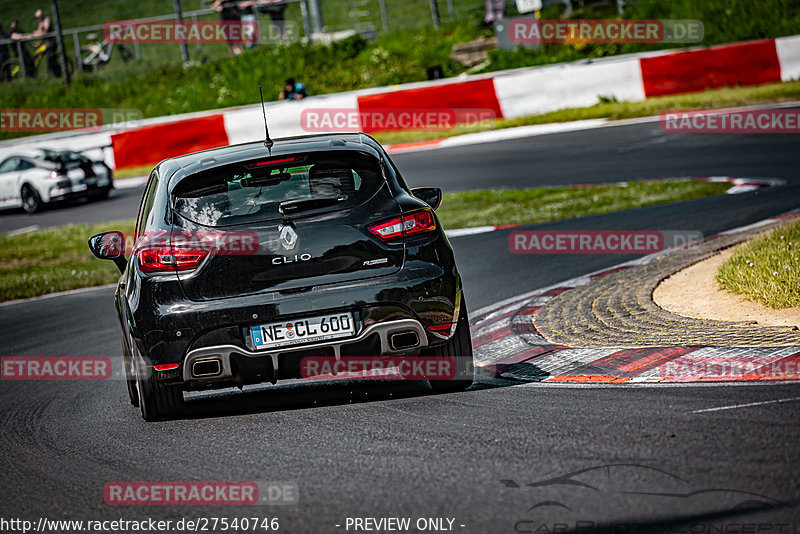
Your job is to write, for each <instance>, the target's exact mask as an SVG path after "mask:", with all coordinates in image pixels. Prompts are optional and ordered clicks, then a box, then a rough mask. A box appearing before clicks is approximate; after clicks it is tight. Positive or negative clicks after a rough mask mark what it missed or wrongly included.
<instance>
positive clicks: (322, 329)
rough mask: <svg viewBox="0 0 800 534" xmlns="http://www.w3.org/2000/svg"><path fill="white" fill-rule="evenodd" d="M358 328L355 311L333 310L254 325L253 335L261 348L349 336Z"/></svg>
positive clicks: (254, 341) (254, 340)
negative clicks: (326, 312)
mask: <svg viewBox="0 0 800 534" xmlns="http://www.w3.org/2000/svg"><path fill="white" fill-rule="evenodd" d="M355 331H356V327H355V324H354V322H353V314H352V313H334V314H332V315H321V316H319V317H311V318H308V319H297V320H296V321H284V322H280V323H269V324H264V325H258V326H251V327H250V337H251V339H252V341H253V346H254V347H255V348H256V350H261V349H269V348H275V347H287V346H290V345H301V344H305V343H318V342H321V341H327V340H330V339H339V338H343V337H349V336H352V335H353V334H355Z"/></svg>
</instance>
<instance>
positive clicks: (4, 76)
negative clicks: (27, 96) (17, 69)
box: [0, 24, 11, 83]
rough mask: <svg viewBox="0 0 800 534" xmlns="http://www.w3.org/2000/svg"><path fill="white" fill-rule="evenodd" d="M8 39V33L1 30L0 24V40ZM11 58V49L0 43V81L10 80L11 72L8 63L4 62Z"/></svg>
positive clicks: (0, 25)
mask: <svg viewBox="0 0 800 534" xmlns="http://www.w3.org/2000/svg"><path fill="white" fill-rule="evenodd" d="M5 39H8V35H6V33H5V32H4V31H3V25H2V24H0V41H2V40H5ZM9 59H11V51H10V50H9V49H8V45H7V44H5V43H4V44H0V83H2V82H9V81H11V72H10V68H9V65H7V64H6V62H7V61H8V60H9Z"/></svg>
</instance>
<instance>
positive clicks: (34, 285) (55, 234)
mask: <svg viewBox="0 0 800 534" xmlns="http://www.w3.org/2000/svg"><path fill="white" fill-rule="evenodd" d="M728 186H729V185H728V184H721V183H708V182H689V181H676V182H651V183H648V182H643V183H632V184H629V185H627V186H621V185H603V186H598V187H588V188H580V189H576V188H570V187H539V188H532V189H521V190H481V191H466V192H456V193H447V194H445V198H444V203H443V204H442V207H441V208H439V210H438V212H437V213H438V214H439V217H440V220H441V222H442V225H443V226H444V227H445V228H448V229H453V228H463V227H468V226H483V225H498V224H513V223H533V222H542V221H553V220H558V219H566V218H570V217H580V216H583V215H591V214H595V213H605V212H609V211H614V210H621V209H628V208H634V207H639V206H647V205H650V204H656V203H660V202H672V201H677V200H686V199H690V198H697V197H702V196H710V195H716V194H720V193H722V192H723V191H725V189H726V188H727V187H728ZM133 226H134V222H133V221H132V220H129V221H119V222H110V223H103V224H95V225H69V226H64V227H61V228H54V229H46V230H39V231H36V232H30V233H26V234H20V235H15V236H8V235H0V301H5V300H12V299H19V298H26V297H33V296H36V295H44V294H46V293H53V292H56V291H65V290H69V289H76V288H80V287H89V286H97V285H103V284H109V283H113V282H116V281H117V279H118V278H119V271H118V270H117V268H116V267H115V266H114V264H113V263H111V262H109V261H102V260H98V259H96V258H94V257H93V256H92V255H91V253H90V252H89V249H88V247H87V245H86V240H87V239H88V238H89V237H90V236H92V235H94V234H96V233H99V232H103V231H108V230H121V231H125V232H129V231H132V230H133Z"/></svg>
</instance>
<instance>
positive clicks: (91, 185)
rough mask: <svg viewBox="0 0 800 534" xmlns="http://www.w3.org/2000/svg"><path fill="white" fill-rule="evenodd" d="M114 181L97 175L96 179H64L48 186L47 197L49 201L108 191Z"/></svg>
mask: <svg viewBox="0 0 800 534" xmlns="http://www.w3.org/2000/svg"><path fill="white" fill-rule="evenodd" d="M113 187H114V183H113V182H112V180H111V179H110V178H107V177H98V178H97V180H96V181H80V182H75V181H74V180H69V179H65V180H62V181H59V182H57V183H55V184H53V185H51V186H50V189H49V191H48V198H49V201H50V202H57V201H59V200H68V199H71V198H80V197H87V196H91V195H94V194H98V193H102V192H104V191H110V190H111V189H113Z"/></svg>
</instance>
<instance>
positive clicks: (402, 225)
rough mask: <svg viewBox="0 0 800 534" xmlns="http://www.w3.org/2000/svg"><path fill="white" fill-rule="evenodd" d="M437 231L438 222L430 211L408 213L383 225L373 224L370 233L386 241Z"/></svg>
mask: <svg viewBox="0 0 800 534" xmlns="http://www.w3.org/2000/svg"><path fill="white" fill-rule="evenodd" d="M435 229H436V221H435V220H434V218H433V213H432V212H431V210H429V209H424V210H420V211H415V212H412V213H406V214H404V215H402V216H400V217H395V218H394V219H390V220H388V221H384V222H382V223H378V224H373V225H372V226H370V227H369V231H370V232H372V233H373V234H375V235H376V236H378V237H380V238H381V239H382V240H384V241H389V240H391V239H396V238H398V237H400V236H404V235H414V234H418V233H421V232H430V231H431V230H435Z"/></svg>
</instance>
